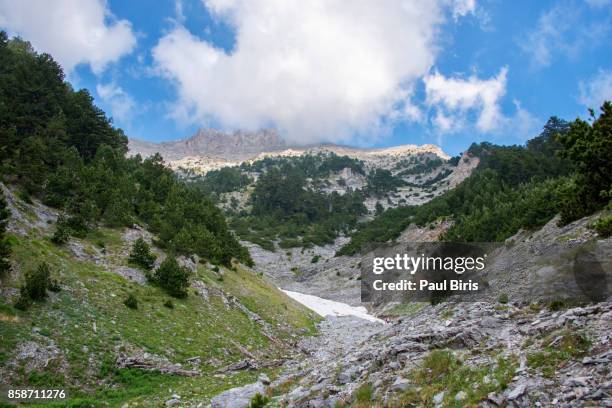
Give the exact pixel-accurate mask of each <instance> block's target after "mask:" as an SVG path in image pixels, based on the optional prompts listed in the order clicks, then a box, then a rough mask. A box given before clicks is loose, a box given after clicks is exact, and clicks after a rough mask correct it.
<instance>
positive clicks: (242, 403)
mask: <svg viewBox="0 0 612 408" xmlns="http://www.w3.org/2000/svg"><path fill="white" fill-rule="evenodd" d="M265 391H266V389H265V387H264V385H263V384H262V383H259V382H257V383H253V384H248V385H245V386H243V387H238V388H232V389H230V390H227V391H225V392H222V393H221V394H219V395H217V396H216V397H214V398H213V399H212V400H211V401H210V404H211V407H212V408H244V407H248V406H249V404H250V402H251V399H253V397H254V396H255V395H256V394H257V393H259V394H261V395H264V392H265Z"/></svg>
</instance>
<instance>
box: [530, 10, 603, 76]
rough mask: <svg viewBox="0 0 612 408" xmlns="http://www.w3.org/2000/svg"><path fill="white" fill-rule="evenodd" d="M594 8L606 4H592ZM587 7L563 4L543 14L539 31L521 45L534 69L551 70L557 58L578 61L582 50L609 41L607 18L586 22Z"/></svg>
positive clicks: (534, 31)
mask: <svg viewBox="0 0 612 408" xmlns="http://www.w3.org/2000/svg"><path fill="white" fill-rule="evenodd" d="M590 3H592V6H595V4H603V3H604V2H603V1H602V0H592V1H591V2H590ZM583 13H584V4H582V3H577V2H565V3H561V4H559V5H557V6H555V7H553V8H552V9H550V10H547V11H546V12H544V13H543V14H542V15H541V16H540V18H539V19H538V23H537V25H536V27H535V28H534V29H533V30H531V31H530V32H529V33H528V34H527V35H526V36H525V37H524V38H523V40H522V41H521V43H520V46H521V48H522V49H523V51H524V52H525V53H527V54H528V55H530V57H531V62H532V65H533V67H535V68H541V67H546V66H549V65H550V64H551V63H552V61H553V58H554V57H555V55H563V56H565V57H569V58H576V57H577V56H578V55H579V54H580V52H581V51H582V50H585V49H588V48H592V47H596V46H598V45H600V44H602V43H604V42H605V41H606V40H607V36H608V34H609V32H610V22H609V19H608V18H599V19H596V20H595V21H591V22H589V23H586V22H585V21H583V18H582V17H583V16H582V15H583Z"/></svg>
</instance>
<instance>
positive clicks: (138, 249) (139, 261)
mask: <svg viewBox="0 0 612 408" xmlns="http://www.w3.org/2000/svg"><path fill="white" fill-rule="evenodd" d="M156 258H157V257H156V256H155V254H153V253H152V252H151V248H150V247H149V244H147V242H146V241H145V240H144V239H143V238H142V237H140V238H138V239H137V240H136V241H134V244H133V245H132V252H130V258H129V260H130V262H131V263H133V264H135V265H138V266H140V267H141V268H142V269H144V270H146V271H150V270H151V269H153V266H154V265H155V259H156Z"/></svg>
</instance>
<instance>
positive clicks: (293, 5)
mask: <svg viewBox="0 0 612 408" xmlns="http://www.w3.org/2000/svg"><path fill="white" fill-rule="evenodd" d="M456 3H457V4H461V6H460V7H459V6H457V7H455V6H454V3H453V2H449V1H447V0H439V1H429V0H423V1H403V0H389V1H385V2H377V1H365V0H355V1H350V2H347V1H344V0H321V1H316V0H315V1H308V2H302V1H297V0H294V1H290V0H283V1H278V0H207V1H205V5H206V7H207V8H208V10H209V11H210V12H211V13H212V14H213V15H214V16H215V18H219V19H222V20H223V21H225V22H226V23H228V24H230V25H231V26H232V27H234V29H235V39H236V42H235V47H234V49H233V50H232V51H231V52H230V53H226V52H224V51H223V50H221V49H218V48H215V47H214V46H213V45H212V44H210V43H209V42H206V41H204V40H202V39H201V38H198V37H196V36H195V35H193V34H192V33H190V32H189V31H188V30H187V29H185V28H184V27H183V26H181V25H178V26H175V27H174V28H173V29H172V30H170V31H169V32H168V33H166V35H164V36H163V37H162V38H161V39H160V41H159V42H158V44H157V45H156V46H155V48H154V49H153V58H154V61H155V68H156V69H157V71H158V72H159V74H160V75H163V76H165V77H166V78H169V79H171V80H172V81H174V83H175V85H176V90H177V101H176V104H175V107H174V111H173V115H174V116H175V117H176V118H179V119H180V120H182V121H186V122H189V123H198V124H211V123H213V124H219V125H220V126H222V127H226V128H251V129H252V128H258V127H265V126H271V125H272V126H276V127H278V128H279V130H281V131H282V132H283V133H284V134H285V135H286V136H287V137H288V139H290V140H291V141H293V142H302V143H309V142H317V141H323V140H326V141H336V142H338V141H349V140H350V138H351V136H352V135H355V134H361V135H370V134H373V133H375V132H373V129H374V130H380V129H381V127H384V124H385V123H387V122H388V120H401V119H402V118H405V119H407V120H418V119H419V118H420V117H421V112H420V110H419V108H418V107H417V106H416V105H415V104H414V103H413V102H412V96H413V88H414V84H415V83H416V82H417V81H418V80H420V79H421V78H422V77H423V76H425V75H427V73H428V72H429V71H430V69H431V66H432V65H433V63H434V61H435V58H436V54H437V47H436V42H435V39H436V34H437V31H438V29H439V27H440V25H441V23H442V22H443V21H444V17H445V15H446V14H452V13H456V15H457V16H459V15H464V14H466V13H469V12H470V10H472V8H473V6H472V4H473V2H472V1H460V2H456ZM486 114H491V112H489V111H488V110H487V112H486ZM483 121H486V119H483ZM483 123H484V122H483Z"/></svg>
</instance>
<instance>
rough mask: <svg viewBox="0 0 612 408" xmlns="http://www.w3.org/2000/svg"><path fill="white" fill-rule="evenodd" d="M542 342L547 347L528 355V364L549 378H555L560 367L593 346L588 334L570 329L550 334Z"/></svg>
mask: <svg viewBox="0 0 612 408" xmlns="http://www.w3.org/2000/svg"><path fill="white" fill-rule="evenodd" d="M542 344H543V345H544V346H545V347H544V348H543V349H542V350H541V351H537V352H533V353H530V354H528V355H527V366H528V367H529V368H531V369H532V370H534V371H538V372H540V373H541V374H542V375H543V376H544V377H547V378H553V377H554V376H555V372H556V371H557V369H558V368H560V367H562V366H563V365H564V364H566V363H567V362H568V361H570V360H572V359H574V358H576V357H580V356H582V355H584V354H585V353H586V352H587V351H588V350H589V348H590V347H591V342H590V340H589V339H588V338H587V337H586V335H584V334H583V333H580V332H576V331H572V330H570V329H564V330H561V331H557V332H554V333H551V334H549V335H548V336H546V337H545V338H544V339H542Z"/></svg>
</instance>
